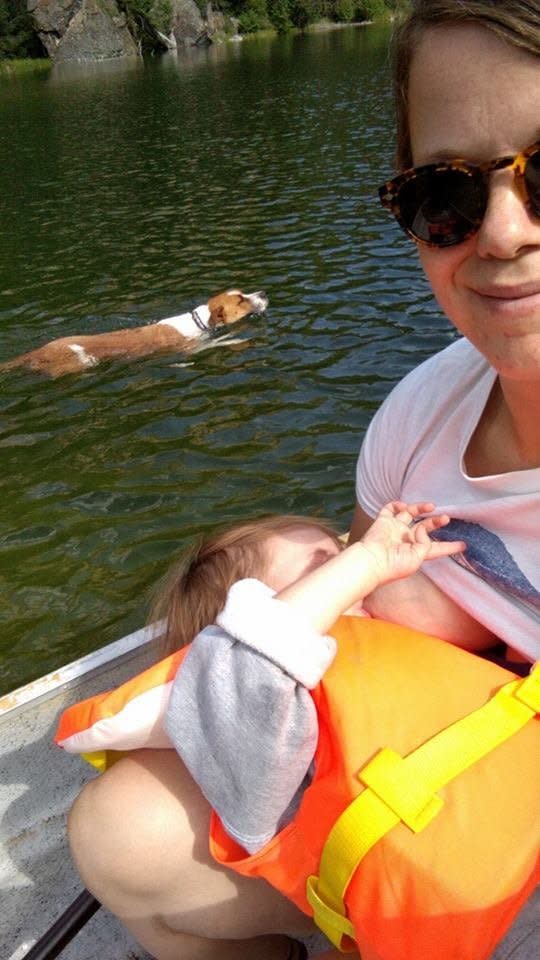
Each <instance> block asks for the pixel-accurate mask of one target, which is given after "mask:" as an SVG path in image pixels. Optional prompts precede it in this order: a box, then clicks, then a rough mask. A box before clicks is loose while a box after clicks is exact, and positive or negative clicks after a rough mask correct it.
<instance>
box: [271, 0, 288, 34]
mask: <svg viewBox="0 0 540 960" xmlns="http://www.w3.org/2000/svg"><path fill="white" fill-rule="evenodd" d="M268 13H269V14H270V21H271V23H272V26H273V27H274V28H275V29H276V30H277V32H278V33H287V31H288V30H290V29H291V27H292V25H293V22H292V19H291V3H290V0H268Z"/></svg>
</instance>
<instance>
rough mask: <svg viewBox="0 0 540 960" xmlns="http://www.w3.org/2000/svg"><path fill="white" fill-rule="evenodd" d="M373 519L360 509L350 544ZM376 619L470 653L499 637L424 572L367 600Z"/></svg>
mask: <svg viewBox="0 0 540 960" xmlns="http://www.w3.org/2000/svg"><path fill="white" fill-rule="evenodd" d="M372 523H373V520H372V518H371V517H369V516H368V514H367V513H366V512H365V511H364V510H362V508H361V507H360V506H358V504H357V506H356V509H355V511H354V515H353V520H352V524H351V530H350V533H349V543H355V542H356V541H357V540H359V539H360V538H361V537H362V536H364V534H365V533H366V531H367V530H368V529H369V527H370V526H371V524H372ZM364 606H365V608H366V610H367V611H368V613H370V614H371V616H372V617H377V618H378V619H380V620H388V621H390V622H391V623H399V624H401V625H402V626H405V627H411V628H412V629H415V630H422V631H423V632H424V633H430V634H434V635H435V636H437V637H440V638H441V639H442V640H448V641H450V642H451V643H454V644H455V645H456V646H459V647H463V648H464V649H466V650H486V649H488V648H489V647H492V646H493V645H494V644H495V643H496V642H497V638H496V637H495V636H494V635H493V634H492V633H491V631H490V630H487V629H486V627H484V626H482V624H480V623H478V621H477V620H474V619H473V617H471V616H470V614H468V613H466V612H465V610H462V609H461V607H458V606H457V604H455V603H454V601H453V600H451V599H450V598H449V597H447V596H446V594H444V593H443V592H442V590H440V589H439V587H437V586H436V585H435V584H434V583H433V582H432V581H431V580H430V579H429V577H426V576H425V574H423V573H422V572H421V571H418V572H417V573H415V574H413V575H411V576H409V577H407V579H406V580H394V581H393V582H392V583H387V584H384V585H383V586H379V587H378V588H377V589H376V590H374V591H373V592H372V593H371V594H370V595H369V596H367V597H366V599H365V601H364Z"/></svg>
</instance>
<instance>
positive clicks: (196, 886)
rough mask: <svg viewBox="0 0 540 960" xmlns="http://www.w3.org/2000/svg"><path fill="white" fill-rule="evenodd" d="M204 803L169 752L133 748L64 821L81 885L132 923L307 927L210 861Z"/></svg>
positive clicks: (210, 928) (223, 931)
mask: <svg viewBox="0 0 540 960" xmlns="http://www.w3.org/2000/svg"><path fill="white" fill-rule="evenodd" d="M209 819H210V808H209V806H208V804H207V802H206V800H205V799H204V797H203V796H202V794H201V792H200V790H199V788H198V787H197V785H196V784H195V783H194V782H193V780H192V779H191V777H190V776H189V774H188V772H187V770H186V768H185V767H184V766H183V764H182V763H181V761H180V759H179V758H178V756H177V754H175V753H174V752H173V751H171V750H142V751H137V752H134V753H133V754H131V755H130V756H129V757H126V758H124V759H123V760H121V761H119V762H118V763H117V764H116V765H115V766H114V767H112V768H111V769H110V770H109V771H107V773H106V774H104V775H103V777H100V778H98V779H96V780H94V781H92V782H91V783H90V784H88V785H87V786H86V787H85V789H84V790H83V791H82V793H81V795H80V796H79V798H78V799H77V801H76V802H75V804H74V806H73V810H72V812H71V816H70V821H69V834H70V843H71V849H72V853H73V858H74V861H75V863H76V865H77V868H78V870H79V872H80V875H81V878H82V880H83V882H84V883H85V884H86V886H87V887H88V889H89V890H91V892H92V893H93V894H94V895H95V896H96V897H97V898H98V899H99V900H100V901H101V902H102V903H104V904H105V905H106V906H107V907H108V908H109V909H110V910H112V912H113V913H115V914H116V915H117V916H119V917H121V918H122V920H123V921H124V922H125V923H126V924H127V925H128V926H130V927H131V929H133V927H134V925H137V924H139V923H142V924H143V926H145V925H146V924H147V923H152V924H154V925H155V924H156V923H160V922H161V921H163V922H164V923H165V924H166V925H167V926H168V927H169V928H170V929H171V930H172V931H178V932H179V933H185V934H189V935H192V936H206V937H216V938H230V939H241V938H244V937H255V936H258V935H260V934H266V933H279V932H283V931H291V932H298V933H302V932H309V931H310V930H311V929H312V921H311V920H310V919H309V918H308V917H305V916H304V915H303V914H301V913H300V911H298V910H297V909H296V907H294V905H293V904H291V903H289V902H288V901H287V900H285V898H284V897H282V896H281V895H280V894H278V893H277V892H276V891H275V890H273V889H272V888H271V887H270V886H269V885H268V884H266V883H265V882H264V881H262V880H248V879H246V878H244V877H240V876H238V875H236V874H234V873H232V872H231V871H229V870H226V869H224V868H223V867H220V866H219V865H217V864H216V863H215V862H214V861H213V860H212V858H211V855H210V853H209V850H208V827H209Z"/></svg>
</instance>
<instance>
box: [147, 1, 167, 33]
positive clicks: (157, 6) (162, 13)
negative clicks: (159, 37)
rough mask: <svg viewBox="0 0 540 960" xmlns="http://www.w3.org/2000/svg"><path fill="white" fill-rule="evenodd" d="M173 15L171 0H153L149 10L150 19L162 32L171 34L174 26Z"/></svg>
mask: <svg viewBox="0 0 540 960" xmlns="http://www.w3.org/2000/svg"><path fill="white" fill-rule="evenodd" d="M172 15H173V8H172V2H171V0H153V3H152V5H151V7H150V10H149V12H148V19H149V20H150V23H152V24H153V25H154V27H157V29H158V30H161V32H162V33H165V34H169V33H170V31H171V26H172Z"/></svg>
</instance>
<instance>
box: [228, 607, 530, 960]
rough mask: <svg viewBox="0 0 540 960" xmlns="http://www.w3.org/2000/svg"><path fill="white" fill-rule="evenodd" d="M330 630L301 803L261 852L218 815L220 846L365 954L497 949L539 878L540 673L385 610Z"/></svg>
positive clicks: (451, 957) (460, 958) (402, 956)
mask: <svg viewBox="0 0 540 960" xmlns="http://www.w3.org/2000/svg"><path fill="white" fill-rule="evenodd" d="M331 633H332V634H333V636H335V637H336V639H337V640H338V654H337V656H336V659H335V661H334V663H333V664H332V666H331V667H330V668H329V670H328V671H327V672H326V674H325V676H324V678H323V680H322V683H321V684H320V685H319V686H318V687H317V689H316V690H315V691H314V692H313V696H314V700H315V703H316V706H317V712H318V717H319V725H320V734H319V743H318V748H317V753H316V758H315V764H316V766H315V775H314V779H313V781H312V783H311V785H310V787H309V788H308V789H307V790H306V792H305V794H304V797H303V800H302V804H301V806H300V809H299V810H298V812H297V814H296V816H295V817H294V820H293V821H292V822H291V823H290V824H288V826H287V827H285V829H284V830H283V831H282V832H281V833H280V834H278V835H277V836H276V837H274V838H273V840H271V841H270V843H268V844H267V845H266V846H265V847H264V849H263V850H261V851H259V852H258V853H257V854H254V855H253V856H246V854H245V851H244V850H243V849H242V848H241V847H239V846H238V844H236V843H235V841H234V840H232V839H231V838H230V837H229V836H228V835H227V834H226V833H225V831H224V829H223V827H222V826H221V823H220V821H219V818H218V817H217V816H216V814H214V815H213V817H212V822H211V828H210V848H211V851H212V854H213V856H214V858H215V859H216V860H217V861H218V862H219V863H222V864H226V865H227V866H228V867H230V868H232V869H233V870H235V871H237V872H238V873H241V874H243V875H244V876H251V877H263V878H264V879H265V880H267V881H268V882H270V883H271V884H272V886H274V887H276V888H277V889H278V890H280V891H281V892H282V893H284V894H285V895H286V896H287V897H288V898H289V899H291V900H293V901H294V902H295V903H296V904H297V905H298V907H299V908H300V909H301V910H303V911H304V912H306V913H309V914H314V916H315V919H316V922H317V923H318V925H319V926H320V927H321V928H322V929H323V930H324V932H325V933H326V934H327V935H328V936H329V937H330V939H331V940H332V941H333V942H334V943H335V944H336V945H337V946H339V947H340V948H341V949H342V950H348V949H349V950H350V949H354V948H355V945H356V946H357V947H358V949H359V952H360V954H361V957H362V960H484V958H487V957H489V956H490V954H491V953H492V951H493V949H494V948H495V946H496V944H497V943H498V942H499V941H500V940H501V939H502V937H503V936H504V934H505V933H506V931H507V930H508V928H509V927H510V925H511V924H512V921H513V920H514V918H515V917H516V915H517V913H518V912H519V910H520V909H521V907H522V906H523V904H524V903H525V901H526V900H527V899H528V897H529V896H530V894H531V893H532V891H533V890H534V888H535V886H536V884H537V883H538V880H539V873H540V871H539V821H540V818H539V812H540V763H539V759H540V726H539V724H538V720H535V721H533V720H532V719H531V718H532V717H533V716H535V714H536V713H537V712H538V710H539V708H540V674H539V669H538V667H537V668H536V671H535V672H534V673H533V674H531V675H530V676H529V677H527V678H525V679H524V680H519V679H517V680H516V679H515V678H514V675H513V674H510V673H509V672H508V671H506V670H503V669H502V668H501V667H498V666H496V665H495V664H493V663H490V662H489V661H486V660H482V659H480V658H479V657H476V656H474V655H473V654H470V653H467V652H465V651H463V650H460V649H458V648H457V647H454V646H452V645H450V644H447V643H444V642H442V641H440V640H436V639H434V638H431V637H427V636H425V635H422V634H418V633H416V632H413V631H410V630H406V629H405V628H401V627H396V626H394V625H392V624H386V623H382V622H379V621H376V620H361V621H359V620H357V619H355V618H354V617H342V618H341V619H340V620H339V621H338V623H337V624H336V625H335V627H333V628H332V631H331ZM499 690H500V691H501V692H500V693H498V694H497V696H495V694H496V693H497V691H499ZM465 718H466V719H465ZM457 721H461V722H460V723H457ZM529 721H530V722H529ZM497 726H499V727H500V728H501V729H502V728H504V731H503V733H502V742H498V743H497V745H496V746H494V747H493V748H491V742H492V741H493V740H495V742H497V740H499V741H500V740H501V737H499V736H498V735H497V734H496V732H495V728H496V727H497ZM442 731H445V732H442ZM437 735H439V736H437ZM419 747H420V748H421V749H420V750H418V748H419ZM415 751H418V752H417V753H416V754H415ZM402 758H406V759H402Z"/></svg>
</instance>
